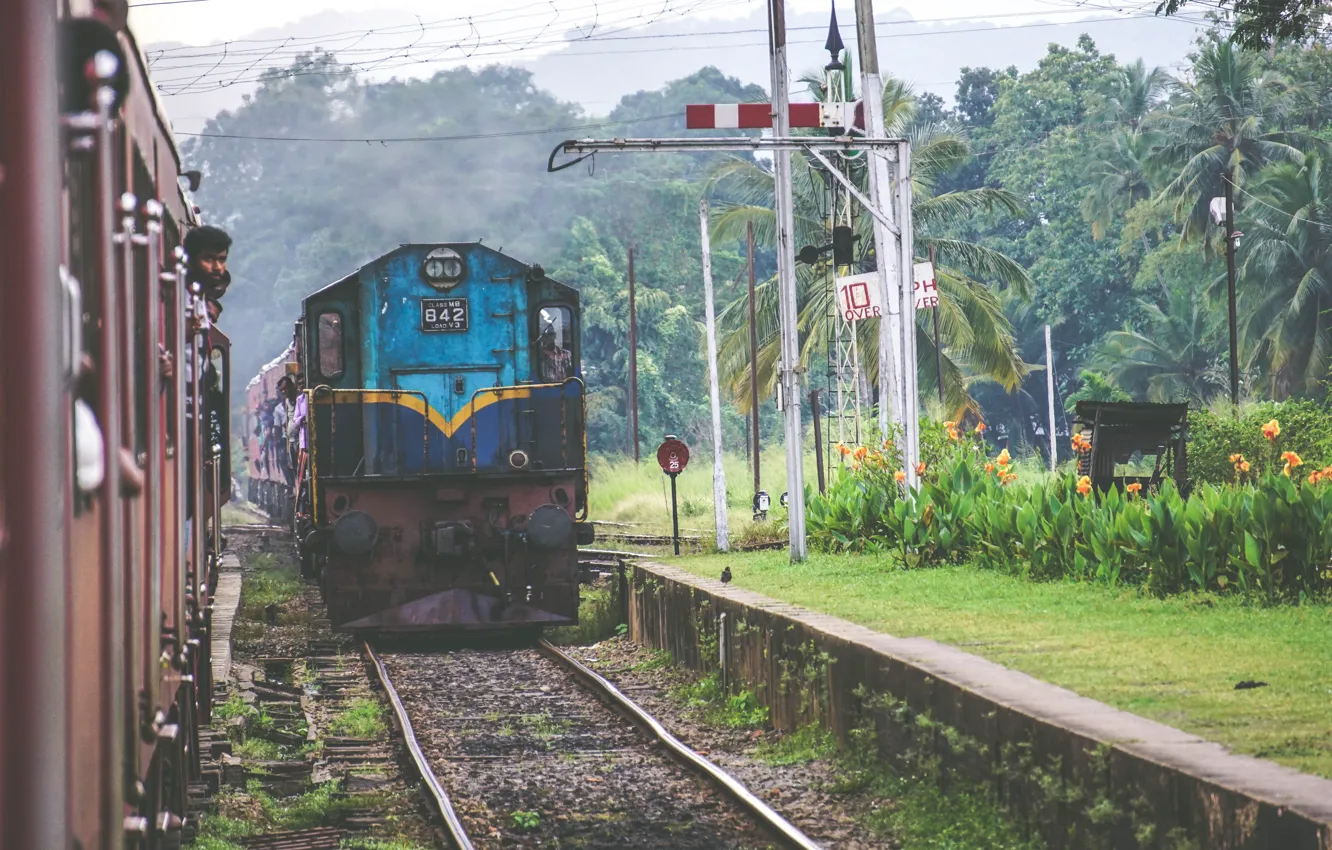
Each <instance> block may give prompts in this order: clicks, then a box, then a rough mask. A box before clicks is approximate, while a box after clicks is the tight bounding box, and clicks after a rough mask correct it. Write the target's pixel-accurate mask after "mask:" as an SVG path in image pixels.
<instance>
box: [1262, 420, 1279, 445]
mask: <svg viewBox="0 0 1332 850" xmlns="http://www.w3.org/2000/svg"><path fill="white" fill-rule="evenodd" d="M1263 436H1264V437H1266V438H1267V439H1269V440H1275V439H1276V438H1277V437H1280V436H1281V423H1280V422H1277V421H1276V420H1275V419H1273V420H1272V421H1271V422H1268V423H1267V424H1266V425H1264V426H1263Z"/></svg>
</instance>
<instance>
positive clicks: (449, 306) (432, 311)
mask: <svg viewBox="0 0 1332 850" xmlns="http://www.w3.org/2000/svg"><path fill="white" fill-rule="evenodd" d="M421 330H423V331H465V330H467V299H466V298H422V299H421Z"/></svg>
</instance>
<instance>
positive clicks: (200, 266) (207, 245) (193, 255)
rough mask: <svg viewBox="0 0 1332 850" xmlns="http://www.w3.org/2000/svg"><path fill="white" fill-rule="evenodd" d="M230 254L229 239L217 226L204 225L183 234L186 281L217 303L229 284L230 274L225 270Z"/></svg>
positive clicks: (228, 235)
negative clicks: (195, 285)
mask: <svg viewBox="0 0 1332 850" xmlns="http://www.w3.org/2000/svg"><path fill="white" fill-rule="evenodd" d="M230 251H231V236H230V234H228V233H227V232H226V231H225V230H223V229H222V228H220V227H213V226H211V225H204V226H202V227H196V228H195V229H193V230H191V231H190V232H189V233H187V234H185V254H186V256H187V257H188V258H189V282H190V283H197V284H199V287H200V288H201V289H202V290H203V295H204V297H205V298H208V299H209V300H212V301H218V300H221V298H222V296H224V295H226V294H227V287H229V286H230V285H231V272H229V271H227V255H228V253H229V252H230Z"/></svg>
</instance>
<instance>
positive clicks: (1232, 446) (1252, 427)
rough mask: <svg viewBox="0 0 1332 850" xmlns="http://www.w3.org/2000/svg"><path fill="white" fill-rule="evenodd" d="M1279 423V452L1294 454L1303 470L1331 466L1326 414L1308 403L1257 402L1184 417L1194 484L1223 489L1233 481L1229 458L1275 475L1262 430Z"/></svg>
mask: <svg viewBox="0 0 1332 850" xmlns="http://www.w3.org/2000/svg"><path fill="white" fill-rule="evenodd" d="M1272 419H1277V420H1279V421H1280V422H1281V447H1282V448H1283V449H1285V450H1289V451H1293V452H1295V453H1296V454H1298V455H1299V456H1300V457H1301V458H1302V459H1303V460H1304V462H1305V464H1306V465H1309V466H1315V467H1318V468H1322V467H1324V466H1326V465H1328V464H1329V463H1332V411H1329V410H1328V408H1327V407H1325V406H1323V405H1321V404H1319V403H1318V402H1314V401H1287V402H1280V403H1278V402H1270V401H1269V402H1261V403H1258V404H1254V405H1249V406H1245V407H1242V408H1241V409H1240V412H1239V416H1236V415H1235V411H1234V410H1233V409H1232V410H1218V411H1213V410H1208V409H1205V408H1204V409H1197V410H1190V411H1189V432H1188V447H1187V452H1188V469H1189V473H1188V474H1189V478H1190V479H1192V481H1193V482H1194V484H1195V485H1196V484H1225V483H1228V482H1230V481H1231V480H1232V479H1233V478H1234V471H1233V469H1232V468H1231V464H1230V459H1229V458H1230V456H1231V455H1232V454H1236V453H1238V454H1242V455H1244V456H1245V457H1247V458H1249V460H1251V461H1253V462H1254V465H1255V467H1259V468H1260V470H1262V471H1269V470H1270V471H1275V472H1280V471H1281V464H1280V463H1275V464H1273V465H1272V466H1268V465H1267V464H1264V463H1263V460H1264V459H1268V460H1274V459H1275V455H1273V454H1271V452H1270V447H1269V446H1268V445H1267V441H1266V440H1265V439H1263V435H1262V425H1263V423H1264V422H1267V421H1269V420H1272Z"/></svg>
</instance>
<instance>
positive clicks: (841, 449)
mask: <svg viewBox="0 0 1332 850" xmlns="http://www.w3.org/2000/svg"><path fill="white" fill-rule="evenodd" d="M837 451H839V452H841V453H842V457H846V456H847V455H849V454H851V449H849V448H847V447H846V446H844V445H842V444H841V443H838V444H837Z"/></svg>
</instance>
